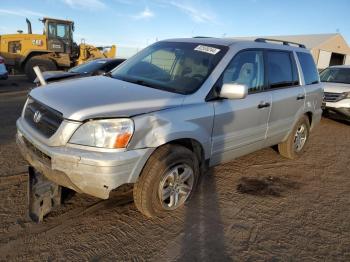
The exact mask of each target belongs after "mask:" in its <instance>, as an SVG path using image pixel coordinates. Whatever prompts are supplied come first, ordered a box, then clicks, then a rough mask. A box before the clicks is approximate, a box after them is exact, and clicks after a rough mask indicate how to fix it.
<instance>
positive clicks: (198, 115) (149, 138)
mask: <svg viewBox="0 0 350 262" xmlns="http://www.w3.org/2000/svg"><path fill="white" fill-rule="evenodd" d="M133 120H134V124H135V130H136V131H135V133H134V135H133V137H132V139H131V141H130V144H129V148H130V149H139V148H147V147H153V148H156V147H159V146H161V145H164V144H167V143H169V142H171V141H174V140H177V139H184V138H189V139H193V140H195V141H197V142H198V143H199V144H200V145H201V146H202V148H203V151H204V156H205V158H206V159H208V158H209V157H210V155H211V133H212V128H213V120H214V108H213V105H212V104H208V103H201V104H199V103H198V104H191V105H182V106H179V107H176V108H170V109H167V110H162V111H157V112H153V113H149V114H144V115H139V116H135V117H133Z"/></svg>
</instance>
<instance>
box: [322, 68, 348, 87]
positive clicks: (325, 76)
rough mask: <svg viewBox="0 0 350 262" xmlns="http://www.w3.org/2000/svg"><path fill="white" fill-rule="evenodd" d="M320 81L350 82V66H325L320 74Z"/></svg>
mask: <svg viewBox="0 0 350 262" xmlns="http://www.w3.org/2000/svg"><path fill="white" fill-rule="evenodd" d="M320 78H321V81H322V82H333V83H345V84H350V68H327V69H325V70H323V71H322V72H321V74H320Z"/></svg>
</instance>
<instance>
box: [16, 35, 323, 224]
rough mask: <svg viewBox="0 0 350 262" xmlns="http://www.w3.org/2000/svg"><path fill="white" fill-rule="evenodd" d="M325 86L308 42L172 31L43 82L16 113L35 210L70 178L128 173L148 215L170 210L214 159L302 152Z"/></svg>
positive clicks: (96, 181) (119, 178) (103, 190)
mask: <svg viewBox="0 0 350 262" xmlns="http://www.w3.org/2000/svg"><path fill="white" fill-rule="evenodd" d="M322 97H323V88H322V85H321V84H320V81H319V76H318V73H317V69H316V67H315V64H314V61H313V58H312V56H311V54H310V52H309V51H308V50H307V49H306V48H305V47H304V46H303V45H301V44H295V43H290V42H281V43H280V42H279V41H276V40H269V39H256V40H255V41H244V40H235V39H227V38H225V39H218V38H190V39H172V40H164V41H160V42H157V43H155V44H152V45H151V46H149V47H147V48H145V49H144V50H142V51H141V52H139V53H137V54H136V55H135V56H133V57H132V58H130V59H128V60H127V61H125V62H124V63H123V64H122V65H120V66H119V67H117V68H116V69H115V70H113V71H112V72H111V73H110V74H108V75H105V76H93V77H87V78H82V79H73V80H68V81H65V82H62V83H53V84H49V85H47V86H45V87H40V88H36V89H34V90H32V91H31V92H30V94H29V97H28V99H27V101H26V103H25V106H24V109H23V113H22V116H21V117H20V118H19V119H18V121H17V128H18V133H17V143H18V145H19V148H20V150H21V152H22V154H23V156H24V158H25V159H26V160H27V161H28V163H29V165H30V168H29V209H30V210H29V211H30V215H31V217H32V219H33V220H36V221H41V220H42V219H43V217H44V215H46V214H47V213H48V212H50V210H51V209H52V208H53V207H55V206H56V205H59V204H60V202H61V200H62V199H61V198H62V197H61V195H62V189H63V188H69V189H72V190H74V191H76V192H78V193H86V194H89V195H92V196H95V197H98V198H101V199H107V198H109V195H110V192H111V191H112V190H114V189H116V188H118V187H120V186H122V185H124V184H133V196H134V202H135V205H136V207H137V208H138V209H139V210H140V211H141V212H142V213H143V214H144V215H146V216H147V217H154V216H158V215H162V214H166V213H169V212H172V211H173V210H176V209H178V208H180V207H182V206H183V205H184V203H185V202H186V201H187V200H188V199H189V198H190V196H191V194H193V193H194V191H195V187H196V183H197V181H198V178H199V176H200V175H201V174H202V173H203V172H204V170H205V169H206V168H208V167H212V166H215V165H219V164H222V163H225V162H227V161H232V160H233V159H235V158H237V157H240V156H243V155H245V154H248V153H251V152H253V151H256V150H259V149H262V148H265V147H270V146H274V145H277V146H278V150H279V152H280V154H281V155H282V156H285V157H287V158H290V159H294V158H297V157H298V156H299V155H300V154H301V153H302V152H303V150H304V148H305V145H306V144H307V141H308V139H309V136H310V132H311V131H312V130H313V129H314V127H315V126H316V125H317V124H318V123H319V121H320V118H321V114H322V109H321V105H322ZM232 175H235V174H232Z"/></svg>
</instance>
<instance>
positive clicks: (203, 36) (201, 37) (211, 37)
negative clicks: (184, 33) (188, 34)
mask: <svg viewBox="0 0 350 262" xmlns="http://www.w3.org/2000/svg"><path fill="white" fill-rule="evenodd" d="M193 38H212V37H211V36H194V37H193Z"/></svg>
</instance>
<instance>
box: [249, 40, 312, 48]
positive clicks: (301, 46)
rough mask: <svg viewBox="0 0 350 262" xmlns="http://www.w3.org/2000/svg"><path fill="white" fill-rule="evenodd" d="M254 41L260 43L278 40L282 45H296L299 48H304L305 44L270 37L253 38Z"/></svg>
mask: <svg viewBox="0 0 350 262" xmlns="http://www.w3.org/2000/svg"><path fill="white" fill-rule="evenodd" d="M255 42H260V43H267V42H278V43H283V45H289V46H290V45H296V46H298V47H300V48H306V47H305V45H303V44H299V43H295V42H291V41H285V40H278V39H270V38H257V39H255Z"/></svg>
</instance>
